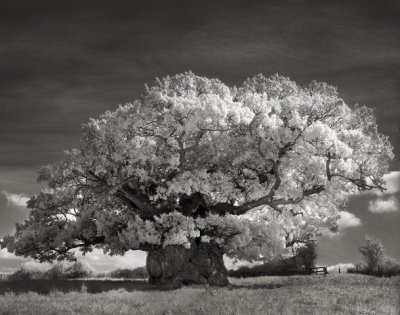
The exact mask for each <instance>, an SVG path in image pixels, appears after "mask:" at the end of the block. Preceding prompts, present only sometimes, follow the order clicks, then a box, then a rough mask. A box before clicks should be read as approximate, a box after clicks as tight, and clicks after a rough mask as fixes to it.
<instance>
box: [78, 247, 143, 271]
mask: <svg viewBox="0 0 400 315" xmlns="http://www.w3.org/2000/svg"><path fill="white" fill-rule="evenodd" d="M75 254H76V257H77V258H78V260H79V261H85V262H87V263H89V264H90V265H91V266H92V267H93V269H94V270H96V272H109V271H112V270H115V269H118V268H130V269H133V268H136V267H142V266H145V265H146V257H147V253H146V252H143V251H140V250H135V251H132V250H130V251H128V252H126V253H125V255H123V256H119V255H116V256H109V255H106V254H104V253H103V251H102V250H100V249H94V250H93V251H92V252H90V253H87V254H86V255H82V254H81V253H80V252H79V251H78V250H76V251H75Z"/></svg>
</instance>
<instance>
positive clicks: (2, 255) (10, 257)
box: [0, 248, 18, 260]
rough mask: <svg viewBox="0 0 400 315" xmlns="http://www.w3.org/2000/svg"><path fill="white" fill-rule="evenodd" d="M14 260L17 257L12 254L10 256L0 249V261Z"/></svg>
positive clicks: (5, 250)
mask: <svg viewBox="0 0 400 315" xmlns="http://www.w3.org/2000/svg"><path fill="white" fill-rule="evenodd" d="M16 258H18V257H17V256H15V255H14V254H12V253H9V252H8V251H7V249H5V248H4V249H0V260H1V259H16Z"/></svg>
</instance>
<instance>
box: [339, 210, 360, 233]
mask: <svg viewBox="0 0 400 315" xmlns="http://www.w3.org/2000/svg"><path fill="white" fill-rule="evenodd" d="M336 223H337V225H338V227H339V229H340V230H342V229H346V228H351V227H356V226H360V225H361V219H360V218H357V217H356V216H355V215H354V214H352V213H350V212H348V211H341V212H340V213H339V219H338V220H337V221H336Z"/></svg>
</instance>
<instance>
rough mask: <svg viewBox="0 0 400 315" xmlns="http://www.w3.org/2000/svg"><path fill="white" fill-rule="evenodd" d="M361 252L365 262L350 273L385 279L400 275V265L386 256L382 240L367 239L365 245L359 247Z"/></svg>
mask: <svg viewBox="0 0 400 315" xmlns="http://www.w3.org/2000/svg"><path fill="white" fill-rule="evenodd" d="M359 251H360V253H361V254H362V255H363V256H364V261H365V262H364V263H363V264H361V263H360V264H358V265H357V268H356V269H355V270H350V271H349V272H351V273H355V272H359V273H364V274H369V275H375V276H385V277H391V276H396V275H400V263H399V262H398V261H397V260H395V259H394V258H392V257H390V256H387V255H386V251H385V248H384V247H383V244H382V242H381V241H380V240H378V239H373V238H369V237H366V238H365V242H364V244H363V245H361V246H360V247H359Z"/></svg>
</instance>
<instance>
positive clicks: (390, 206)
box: [368, 196, 399, 213]
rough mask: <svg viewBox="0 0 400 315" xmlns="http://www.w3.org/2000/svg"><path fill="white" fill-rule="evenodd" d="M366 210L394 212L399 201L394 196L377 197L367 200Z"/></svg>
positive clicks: (397, 207)
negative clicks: (386, 197)
mask: <svg viewBox="0 0 400 315" xmlns="http://www.w3.org/2000/svg"><path fill="white" fill-rule="evenodd" d="M368 210H369V211H370V212H372V213H385V212H395V211H398V210H399V201H398V200H397V198H396V197H394V196H392V197H390V198H388V199H383V198H378V199H376V200H372V201H370V202H369V206H368Z"/></svg>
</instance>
